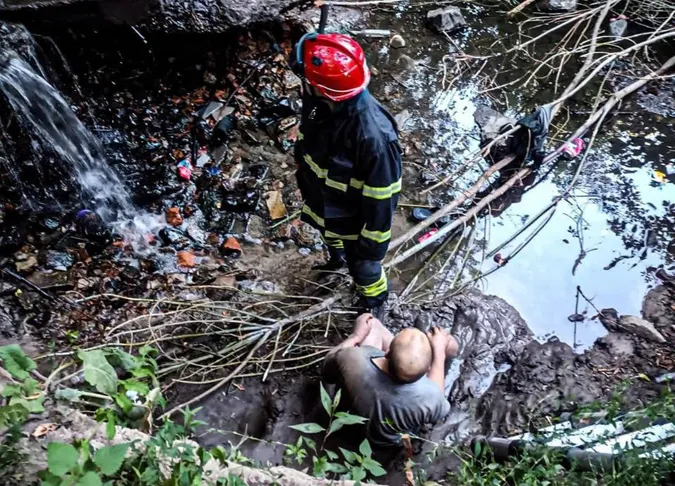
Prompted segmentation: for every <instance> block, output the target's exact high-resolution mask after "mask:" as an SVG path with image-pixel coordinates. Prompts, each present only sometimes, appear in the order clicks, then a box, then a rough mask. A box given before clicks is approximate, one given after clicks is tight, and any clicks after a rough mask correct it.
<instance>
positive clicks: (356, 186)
mask: <svg viewBox="0 0 675 486" xmlns="http://www.w3.org/2000/svg"><path fill="white" fill-rule="evenodd" d="M364 184H365V182H363V181H359V180H357V179H350V180H349V185H350V186H351V187H353V188H354V189H363V185H364Z"/></svg>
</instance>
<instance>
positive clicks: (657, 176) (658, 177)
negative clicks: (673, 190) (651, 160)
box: [652, 170, 668, 184]
mask: <svg viewBox="0 0 675 486" xmlns="http://www.w3.org/2000/svg"><path fill="white" fill-rule="evenodd" d="M652 179H654V180H655V181H656V182H658V183H659V184H665V183H666V182H668V178H667V177H666V174H664V173H663V172H661V171H660V170H655V171H654V172H653V173H652Z"/></svg>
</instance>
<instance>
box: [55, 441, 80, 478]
mask: <svg viewBox="0 0 675 486" xmlns="http://www.w3.org/2000/svg"><path fill="white" fill-rule="evenodd" d="M79 457H80V455H79V454H78V452H77V449H75V448H74V447H73V446H72V445H70V444H64V443H62V442H50V443H49V445H48V446H47V467H48V469H49V472H50V473H52V474H55V475H56V476H63V475H64V474H66V473H67V472H69V471H71V470H72V469H73V468H74V467H75V466H77V459H78V458H79Z"/></svg>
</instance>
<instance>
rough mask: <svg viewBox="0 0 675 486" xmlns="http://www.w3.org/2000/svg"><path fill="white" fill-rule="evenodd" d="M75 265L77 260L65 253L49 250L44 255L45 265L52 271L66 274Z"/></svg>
mask: <svg viewBox="0 0 675 486" xmlns="http://www.w3.org/2000/svg"><path fill="white" fill-rule="evenodd" d="M74 264H75V258H73V256H72V255H71V254H70V253H67V252H65V251H55V250H49V251H47V252H46V253H45V255H44V265H45V267H47V268H51V269H52V270H59V271H62V272H65V271H66V270H68V269H69V268H70V267H72V266H73V265H74Z"/></svg>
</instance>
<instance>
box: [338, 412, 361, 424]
mask: <svg viewBox="0 0 675 486" xmlns="http://www.w3.org/2000/svg"><path fill="white" fill-rule="evenodd" d="M335 416H336V417H337V418H339V419H340V420H342V422H344V424H345V425H354V424H365V423H366V422H368V419H367V418H365V417H360V416H358V415H352V414H351V413H347V412H338V413H336V414H335Z"/></svg>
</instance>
